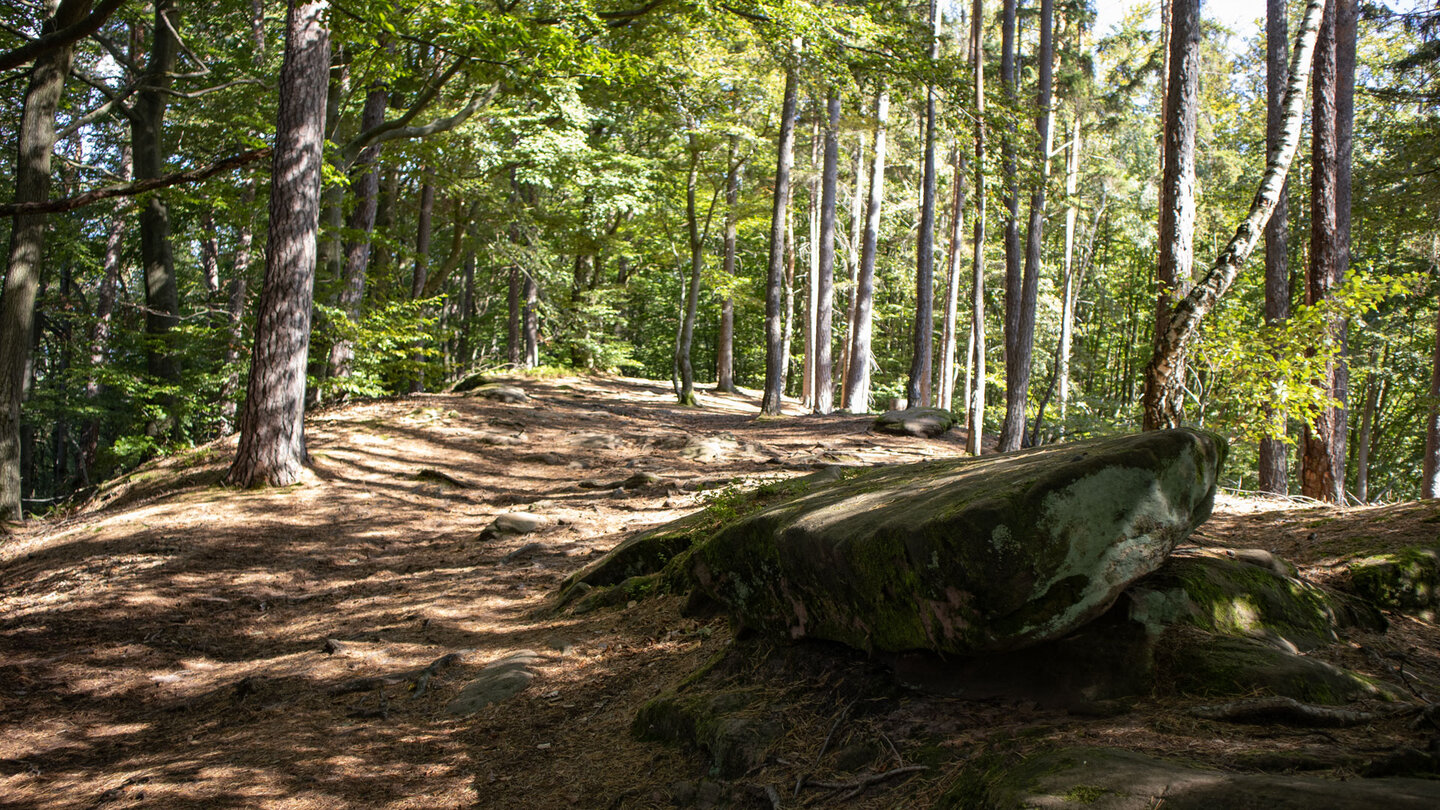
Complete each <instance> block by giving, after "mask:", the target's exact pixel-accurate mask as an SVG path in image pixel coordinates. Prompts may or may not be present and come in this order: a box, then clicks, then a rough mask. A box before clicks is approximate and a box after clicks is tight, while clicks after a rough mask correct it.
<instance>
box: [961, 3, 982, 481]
mask: <svg viewBox="0 0 1440 810" xmlns="http://www.w3.org/2000/svg"><path fill="white" fill-rule="evenodd" d="M984 23H985V3H984V2H983V0H975V7H974V9H973V10H972V11H971V14H970V59H971V65H972V67H973V69H974V76H975V236H974V238H973V239H972V240H971V241H972V242H973V243H974V245H973V248H974V253H973V258H972V260H971V282H970V345H971V352H972V354H971V356H970V365H971V367H972V368H973V373H974V375H975V376H974V379H973V381H972V382H971V383H970V385H969V386H968V388H969V391H970V400H969V401H968V402H966V403H965V411H966V424H967V427H968V430H967V431H966V436H965V451H966V452H967V453H969V454H970V455H972V456H978V455H980V453H981V452H982V448H983V446H984V433H985V51H984V48H983V45H984V43H983V37H984V31H985V28H984Z"/></svg>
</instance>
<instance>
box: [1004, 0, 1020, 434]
mask: <svg viewBox="0 0 1440 810" xmlns="http://www.w3.org/2000/svg"><path fill="white" fill-rule="evenodd" d="M1016 5H1017V4H1016V0H1005V2H1004V4H1003V6H1002V7H1001V20H1000V32H1001V38H1000V84H1001V86H1002V87H1003V88H1004V90H1005V101H1006V102H1008V103H1009V105H1010V106H1011V107H1012V108H1014V107H1016V106H1018V105H1019V103H1020V91H1019V85H1018V83H1017V81H1016V77H1015V48H1016V42H1015V39H1016V31H1015V27H1016V24H1017V21H1016V12H1017V9H1016ZM1000 153H1001V164H1002V168H1001V171H1002V173H1003V174H1004V177H1005V190H1004V193H1003V195H1002V198H1001V199H1002V202H1003V203H1004V205H1005V324H1004V326H1005V332H1004V338H1005V344H1004V345H1005V423H1004V424H1005V425H1012V426H1013V425H1022V424H1023V422H1024V421H1025V414H1024V413H1023V412H1022V413H1020V414H1019V416H1018V417H1015V418H1012V416H1011V413H1010V411H1011V410H1012V408H1011V407H1010V400H1011V399H1012V394H1011V390H1012V388H1013V387H1014V383H1015V381H1016V377H1017V376H1018V372H1017V371H1016V370H1015V369H1016V367H1015V363H1016V360H1018V357H1017V356H1016V355H1018V354H1019V342H1018V341H1019V339H1020V320H1021V312H1022V308H1021V306H1020V297H1021V286H1022V281H1023V278H1024V276H1023V272H1024V267H1023V265H1022V262H1023V254H1021V252H1020V175H1019V167H1018V165H1017V155H1016V144H1015V133H1014V130H1013V128H1007V129H1006V130H1005V131H1004V132H1003V134H1002V136H1001V139H1000ZM1023 429H1024V428H1023V426H1022V427H1020V428H1019V429H1012V430H1010V431H1009V432H1010V434H1011V435H1010V436H1006V435H1005V430H1004V428H1003V427H1002V429H1001V434H1002V436H1001V441H1000V444H999V449H1000V450H1001V452H1004V451H1006V450H1013V449H1015V448H1016V447H1019V446H1020V438H1021V435H1020V434H1021V431H1023Z"/></svg>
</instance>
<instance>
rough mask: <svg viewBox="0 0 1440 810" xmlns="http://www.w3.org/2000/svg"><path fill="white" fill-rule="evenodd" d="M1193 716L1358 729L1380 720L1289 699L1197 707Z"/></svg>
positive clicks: (1371, 715) (1273, 698) (1272, 698)
mask: <svg viewBox="0 0 1440 810" xmlns="http://www.w3.org/2000/svg"><path fill="white" fill-rule="evenodd" d="M1190 714H1191V715H1193V716H1195V717H1201V718H1204V719H1206V720H1222V721H1225V722H1227V723H1257V722H1280V723H1294V724H1296V725H1302V726H1333V727H1343V726H1358V725H1362V724H1364V723H1369V722H1371V721H1372V720H1375V719H1376V718H1377V717H1378V715H1376V714H1374V713H1371V712H1355V711H1350V710H1348V709H1332V708H1330V707H1329V706H1315V705H1313V704H1310V703H1301V702H1300V701H1298V700H1295V699H1294V698H1288V697H1268V698H1255V699H1252V700H1237V701H1235V702H1234V703H1221V704H1217V705H1214V706H1196V707H1194V708H1192V709H1190Z"/></svg>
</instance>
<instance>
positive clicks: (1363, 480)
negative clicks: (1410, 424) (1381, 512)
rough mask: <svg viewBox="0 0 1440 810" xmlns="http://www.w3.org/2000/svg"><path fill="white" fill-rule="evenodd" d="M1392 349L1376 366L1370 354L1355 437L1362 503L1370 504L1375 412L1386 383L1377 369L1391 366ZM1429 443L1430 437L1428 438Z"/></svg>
mask: <svg viewBox="0 0 1440 810" xmlns="http://www.w3.org/2000/svg"><path fill="white" fill-rule="evenodd" d="M1389 361H1390V347H1389V346H1386V347H1385V359H1384V360H1383V361H1382V362H1381V363H1380V365H1379V366H1376V365H1375V352H1374V350H1371V352H1370V366H1371V369H1372V370H1371V372H1370V374H1369V376H1368V377H1367V378H1366V380H1365V404H1364V406H1363V408H1362V409H1361V411H1360V429H1359V430H1358V431H1357V432H1356V436H1355V445H1356V446H1355V498H1356V499H1357V500H1359V501H1360V503H1369V502H1370V446H1371V438H1372V437H1373V436H1374V430H1375V411H1376V408H1377V407H1378V406H1379V404H1380V389H1381V388H1382V387H1383V386H1384V382H1383V380H1382V378H1381V376H1380V374H1378V373H1377V372H1376V371H1375V369H1383V368H1386V367H1387V366H1388V365H1389ZM1425 438H1426V441H1427V443H1428V442H1429V438H1430V437H1429V436H1426V437H1425Z"/></svg>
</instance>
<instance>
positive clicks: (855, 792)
mask: <svg viewBox="0 0 1440 810" xmlns="http://www.w3.org/2000/svg"><path fill="white" fill-rule="evenodd" d="M925 770H929V768H927V767H926V766H924V765H906V766H905V767H903V768H895V769H894V770H889V771H885V772H883V773H872V774H867V775H866V776H862V777H860V778H859V779H856V780H855V781H853V782H809V783H807V785H806V786H807V787H813V788H820V789H822V790H848V791H850V792H849V793H846V794H845V795H844V796H841V797H840V801H842V802H843V801H847V800H849V799H853V798H855V797H856V796H859V795H860V794H861V792H863V791H864V790H865V788H867V787H870V786H871V785H876V784H879V783H881V782H884V781H886V780H888V779H894V778H895V777H897V776H904V775H905V774H908V773H919V772H921V771H925Z"/></svg>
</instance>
